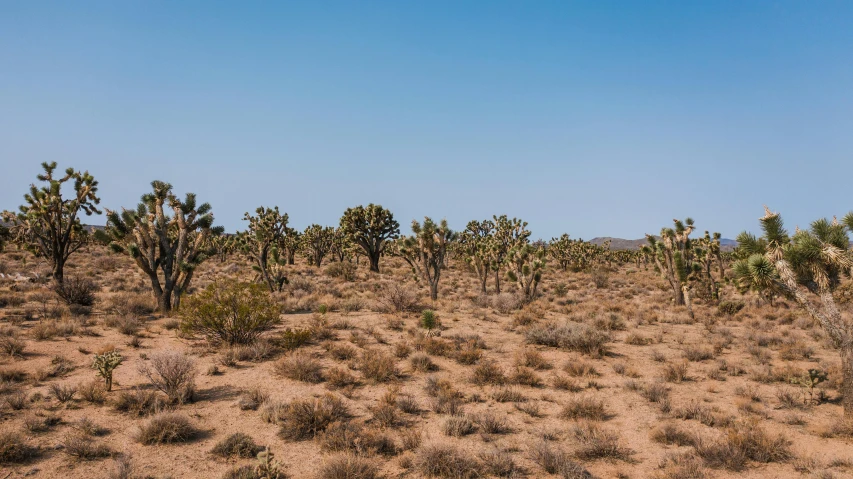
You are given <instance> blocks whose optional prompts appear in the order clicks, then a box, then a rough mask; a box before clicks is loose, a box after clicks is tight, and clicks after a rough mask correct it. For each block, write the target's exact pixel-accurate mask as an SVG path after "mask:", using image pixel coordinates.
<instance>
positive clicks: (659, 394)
mask: <svg viewBox="0 0 853 479" xmlns="http://www.w3.org/2000/svg"><path fill="white" fill-rule="evenodd" d="M640 394H641V395H642V396H643V397H644V398H646V399H647V400H648V401H649V402H653V403H659V402H663V401H666V400H667V399H669V388H667V387H666V386H665V385H664V384H662V383H658V382H655V383H652V384H648V385H646V386H643V387H642V389H641V390H640Z"/></svg>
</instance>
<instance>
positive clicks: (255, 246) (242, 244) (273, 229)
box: [236, 206, 289, 292]
mask: <svg viewBox="0 0 853 479" xmlns="http://www.w3.org/2000/svg"><path fill="white" fill-rule="evenodd" d="M243 220H244V221H248V222H249V227H248V229H246V231H243V232H241V233H239V234H238V235H237V239H236V241H237V245H238V246H239V248H240V250H241V251H242V252H243V254H245V255H246V256H247V257H248V258H249V259H250V260H251V261H252V268H253V269H254V270H255V271H257V272H258V275H259V276H260V278H261V280H262V281H263V282H264V283H266V285H267V288H269V290H270V292H273V291H275V288H276V281H275V279H274V278H273V277H272V275H271V274H270V267H271V266H274V265H279V266H281V264H280V261H274V262H273V261H271V258H270V254H271V253H272V250H273V249H275V248H277V247H279V244H280V243H281V242H282V240H283V239H284V237H285V234H286V233H287V229H288V228H287V222H288V220H289V218H288V216H287V213H284V214H282V213H280V212H279V211H278V206H276V207H273V208H264V207H263V206H261V207H258V208H257V209H256V210H255V215H250V214H249V213H246V214H245V215H244V216H243Z"/></svg>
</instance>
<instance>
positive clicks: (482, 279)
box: [480, 274, 489, 294]
mask: <svg viewBox="0 0 853 479" xmlns="http://www.w3.org/2000/svg"><path fill="white" fill-rule="evenodd" d="M488 278H489V277H488V276H487V275H485V274H483V275H480V292H481V293H483V294H486V280H487V279H488Z"/></svg>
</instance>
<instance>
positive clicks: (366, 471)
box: [317, 454, 381, 479]
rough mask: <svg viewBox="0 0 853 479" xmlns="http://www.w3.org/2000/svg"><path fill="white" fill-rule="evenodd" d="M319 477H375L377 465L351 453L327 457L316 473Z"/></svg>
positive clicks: (377, 473)
mask: <svg viewBox="0 0 853 479" xmlns="http://www.w3.org/2000/svg"><path fill="white" fill-rule="evenodd" d="M317 477H318V478H319V479H355V478H359V479H377V478H379V477H381V476H380V474H379V467H377V466H376V464H374V463H373V462H372V461H370V460H368V459H365V458H363V457H359V456H355V455H352V454H343V455H340V456H335V457H332V458H329V459H327V460H326V461H325V462H324V463H323V465H322V466H320V471H319V472H318V474H317Z"/></svg>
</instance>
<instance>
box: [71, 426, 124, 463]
mask: <svg viewBox="0 0 853 479" xmlns="http://www.w3.org/2000/svg"><path fill="white" fill-rule="evenodd" d="M62 448H63V450H64V451H65V453H66V454H68V455H69V456H73V457H75V458H77V459H80V460H84V461H91V460H94V459H100V458H104V457H108V456H110V455H111V454H112V451H111V450H110V448H108V447H107V446H105V445H103V444H98V443H97V442H95V441H93V440H92V438H91V437H89V436H86V435H84V434H80V433H71V434H68V435H66V436H65V438H64V439H63V440H62Z"/></svg>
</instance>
